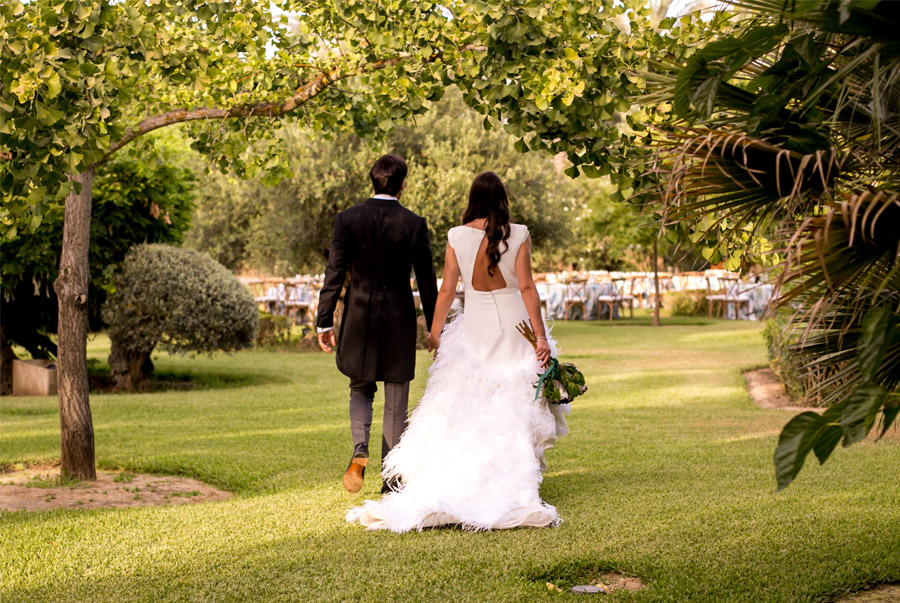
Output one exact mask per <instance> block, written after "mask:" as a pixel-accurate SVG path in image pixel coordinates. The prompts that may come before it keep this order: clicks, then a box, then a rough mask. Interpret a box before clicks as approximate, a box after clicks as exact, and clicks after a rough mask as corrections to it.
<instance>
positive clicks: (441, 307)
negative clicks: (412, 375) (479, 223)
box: [428, 244, 459, 350]
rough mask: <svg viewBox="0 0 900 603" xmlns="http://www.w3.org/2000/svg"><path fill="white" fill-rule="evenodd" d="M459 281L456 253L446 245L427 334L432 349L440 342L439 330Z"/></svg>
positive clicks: (451, 303) (445, 319)
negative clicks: (435, 300)
mask: <svg viewBox="0 0 900 603" xmlns="http://www.w3.org/2000/svg"><path fill="white" fill-rule="evenodd" d="M458 282H459V262H457V261H456V253H455V252H454V251H453V247H451V246H450V245H449V244H448V245H447V255H446V257H445V258H444V280H443V282H442V283H441V290H440V291H438V294H437V302H436V303H435V305H434V319H433V320H432V321H431V333H430V334H429V336H428V340H429V341H428V344H429V346H430V347H431V348H432V349H435V350H436V349H437V347H438V346H439V345H440V344H441V330H442V329H443V328H444V323H445V322H446V321H447V314H449V313H450V306H451V305H453V300H454V299H455V298H456V284H457V283H458Z"/></svg>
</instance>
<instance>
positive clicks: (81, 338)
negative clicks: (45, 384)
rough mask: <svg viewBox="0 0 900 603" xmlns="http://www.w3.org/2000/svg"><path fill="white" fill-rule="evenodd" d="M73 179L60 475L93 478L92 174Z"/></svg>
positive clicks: (62, 335)
mask: <svg viewBox="0 0 900 603" xmlns="http://www.w3.org/2000/svg"><path fill="white" fill-rule="evenodd" d="M71 178H72V180H73V181H74V182H76V183H77V184H80V185H81V191H79V192H76V190H75V188H77V186H76V187H75V188H73V190H72V192H71V193H69V195H68V196H67V197H66V212H65V222H64V225H63V246H62V255H61V257H60V262H59V277H58V278H57V279H56V283H55V284H54V289H55V290H56V295H57V297H58V298H59V329H58V348H57V349H58V352H59V354H58V357H57V358H58V363H59V372H58V375H59V423H60V437H61V440H62V466H61V468H60V473H61V475H62V476H63V477H76V478H78V479H81V480H94V479H96V478H97V472H96V467H95V462H94V427H93V423H92V421H91V405H90V397H89V391H90V390H89V384H88V373H87V330H88V306H87V301H88V283H89V280H90V269H89V266H88V248H89V246H90V242H91V188H92V186H93V181H94V170H93V168H91V169H88V170H86V171H84V172H83V173H81V174H78V175H76V176H72V177H71Z"/></svg>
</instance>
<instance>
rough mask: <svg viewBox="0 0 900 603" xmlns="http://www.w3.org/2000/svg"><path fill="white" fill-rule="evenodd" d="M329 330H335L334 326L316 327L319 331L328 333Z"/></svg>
mask: <svg viewBox="0 0 900 603" xmlns="http://www.w3.org/2000/svg"><path fill="white" fill-rule="evenodd" d="M328 331H334V327H316V332H317V333H327V332H328Z"/></svg>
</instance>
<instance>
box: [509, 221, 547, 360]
mask: <svg viewBox="0 0 900 603" xmlns="http://www.w3.org/2000/svg"><path fill="white" fill-rule="evenodd" d="M516 279H518V281H519V292H520V293H521V294H522V302H523V303H524V304H525V310H527V311H528V318H529V320H530V321H531V329H532V330H533V331H534V334H535V336H536V337H537V338H538V346H537V349H536V350H535V355H536V356H537V359H538V360H540V362H541V365H542V366H543V365H545V364H547V361H548V360H549V359H550V345H549V344H548V343H547V331H546V330H545V329H544V321H543V320H542V319H541V297H540V295H538V290H537V287H536V286H535V284H534V276H533V275H532V274H531V235H530V234H529V235H528V236H527V237H526V238H525V242H524V243H522V246H521V247H519V253H518V255H516Z"/></svg>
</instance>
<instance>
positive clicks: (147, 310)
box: [103, 245, 258, 389]
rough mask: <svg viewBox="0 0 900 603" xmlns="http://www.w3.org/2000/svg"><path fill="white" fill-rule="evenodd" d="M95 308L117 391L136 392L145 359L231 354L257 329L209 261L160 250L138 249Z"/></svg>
mask: <svg viewBox="0 0 900 603" xmlns="http://www.w3.org/2000/svg"><path fill="white" fill-rule="evenodd" d="M112 283H113V286H114V287H115V292H114V293H113V294H112V295H110V296H109V298H108V299H107V301H106V304H105V305H104V307H103V319H104V320H105V321H106V322H107V323H108V324H109V336H110V339H111V340H112V350H111V353H110V356H109V366H110V369H111V373H112V377H113V379H114V380H115V383H116V388H117V389H127V388H132V387H139V386H140V385H141V384H142V383H143V382H144V380H145V379H146V378H147V376H148V375H149V374H150V372H152V370H153V364H152V363H151V362H150V354H151V353H152V352H153V350H154V349H156V348H157V347H159V348H161V349H164V350H166V351H167V352H169V353H179V354H183V353H186V352H214V351H218V350H221V351H226V352H230V351H235V350H240V349H243V348H247V347H250V346H252V345H253V340H254V338H255V337H256V332H257V329H258V318H257V309H256V303H255V302H254V301H253V297H252V296H251V295H250V291H249V290H248V289H247V288H246V287H245V286H244V285H243V284H241V282H240V281H239V280H238V279H237V278H235V276H234V275H233V274H231V272H229V271H228V269H227V268H225V267H224V266H222V265H221V264H219V263H218V262H216V261H215V260H213V259H212V258H210V257H209V256H207V255H205V254H202V253H199V252H196V251H192V250H189V249H180V248H178V247H169V246H167V245H138V246H135V247H133V248H132V250H131V251H129V253H128V255H127V256H126V257H125V259H124V261H123V262H122V263H121V264H120V265H119V267H118V268H117V269H116V271H115V273H114V275H113V279H112Z"/></svg>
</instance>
